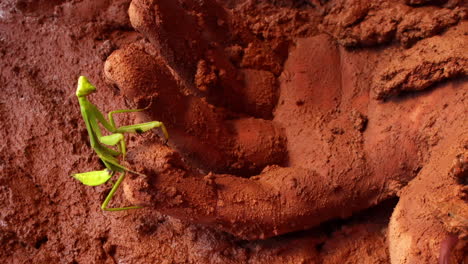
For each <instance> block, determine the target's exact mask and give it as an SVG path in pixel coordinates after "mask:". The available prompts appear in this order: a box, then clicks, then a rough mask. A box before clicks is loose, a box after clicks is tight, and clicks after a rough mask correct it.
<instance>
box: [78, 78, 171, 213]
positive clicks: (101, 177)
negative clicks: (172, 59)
mask: <svg viewBox="0 0 468 264" xmlns="http://www.w3.org/2000/svg"><path fill="white" fill-rule="evenodd" d="M94 92H96V87H94V86H93V85H92V84H91V83H90V82H89V81H88V79H87V78H86V77H84V76H80V77H79V78H78V87H77V89H76V96H77V97H78V102H79V104H80V109H81V115H82V116H83V119H84V122H85V124H86V130H87V131H88V135H89V142H90V144H91V148H93V149H94V151H95V152H96V154H97V155H98V156H99V158H100V159H101V161H102V162H103V163H104V165H105V166H106V169H104V170H100V171H90V172H84V173H76V174H74V175H73V177H74V178H75V179H77V180H79V181H80V182H81V183H83V184H85V185H89V186H98V185H101V184H104V183H106V182H107V181H108V180H109V179H110V178H112V176H114V174H115V173H116V172H119V173H120V176H119V178H118V179H117V181H116V182H115V183H114V185H113V186H112V189H111V191H110V192H109V194H108V195H107V197H106V199H105V200H104V202H103V203H102V205H101V209H102V210H105V211H122V210H129V209H138V208H141V206H127V207H119V208H109V207H107V205H108V204H109V202H110V201H111V199H112V197H113V196H114V194H115V192H116V191H117V189H118V188H119V186H120V184H121V183H122V182H123V180H124V179H125V175H126V173H127V172H131V173H135V174H138V175H142V174H141V173H138V172H136V171H132V170H130V169H128V168H126V167H124V166H123V165H121V164H120V162H119V160H118V159H117V157H118V156H120V155H122V158H123V159H125V155H126V144H125V137H124V134H123V133H144V132H146V131H149V130H151V129H153V128H156V127H159V128H161V130H162V132H163V134H164V137H165V138H166V141H167V140H168V139H169V134H168V133H167V130H166V127H165V126H164V124H163V123H162V122H159V121H152V122H147V123H141V124H135V125H129V126H121V127H117V126H116V125H115V122H114V116H113V115H114V114H118V113H130V112H140V111H143V110H145V109H126V110H115V111H111V112H109V114H108V119H109V121H107V120H106V119H105V118H104V115H103V114H102V113H101V112H100V111H99V110H98V108H97V107H96V106H95V105H94V104H92V103H91V102H90V101H89V100H88V99H87V98H86V97H87V96H88V95H90V94H92V93H94ZM99 124H101V125H102V126H103V127H104V128H105V129H106V130H107V131H108V132H110V133H111V134H110V135H106V136H104V135H103V134H102V132H101V128H100V127H99ZM107 146H116V147H117V150H115V149H113V148H110V147H107Z"/></svg>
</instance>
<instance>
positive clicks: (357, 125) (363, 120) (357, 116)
mask: <svg viewBox="0 0 468 264" xmlns="http://www.w3.org/2000/svg"><path fill="white" fill-rule="evenodd" d="M349 118H350V120H351V121H352V122H353V127H354V129H356V130H357V131H359V132H364V130H366V127H367V121H368V119H367V116H365V115H363V114H361V113H359V112H358V111H356V110H353V111H351V113H350V116H349Z"/></svg>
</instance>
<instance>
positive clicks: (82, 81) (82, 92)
mask: <svg viewBox="0 0 468 264" xmlns="http://www.w3.org/2000/svg"><path fill="white" fill-rule="evenodd" d="M95 91H96V87H94V85H92V84H91V83H90V82H89V81H88V79H87V78H86V77H84V76H80V78H78V87H77V88H76V96H78V97H84V96H87V95H89V94H92V93H94V92H95Z"/></svg>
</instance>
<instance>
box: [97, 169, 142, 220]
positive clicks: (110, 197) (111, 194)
mask: <svg viewBox="0 0 468 264" xmlns="http://www.w3.org/2000/svg"><path fill="white" fill-rule="evenodd" d="M113 174H114V173H113ZM125 174H126V172H125V171H123V172H121V173H120V176H119V179H118V180H117V182H115V184H114V186H112V189H111V190H110V192H109V194H108V195H107V197H106V199H105V200H104V202H103V203H102V205H101V209H102V210H104V211H124V210H131V209H139V208H142V207H141V206H126V207H118V208H109V207H107V205H108V204H109V202H110V201H111V200H112V197H114V195H115V192H116V191H117V189H118V188H119V186H120V184H121V183H122V182H123V180H124V179H125Z"/></svg>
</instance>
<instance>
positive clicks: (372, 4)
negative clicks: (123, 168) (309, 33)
mask: <svg viewBox="0 0 468 264" xmlns="http://www.w3.org/2000/svg"><path fill="white" fill-rule="evenodd" d="M407 2H408V3H410V4H427V3H429V4H432V3H434V2H436V1H432V2H431V1H407ZM416 2H417V3H416ZM424 2H425V3H424ZM328 9H329V10H328V11H326V12H327V14H326V15H325V17H324V20H323V23H322V24H321V29H322V30H324V31H325V32H328V33H329V34H331V35H332V36H334V37H335V38H336V40H337V41H338V42H339V43H340V44H341V45H343V46H346V47H366V46H375V45H379V44H386V43H390V42H392V41H397V42H399V43H400V44H402V45H404V46H411V45H413V44H414V43H416V42H417V41H419V40H421V39H424V38H427V37H431V36H434V35H437V34H439V33H441V32H443V31H445V30H446V29H447V28H449V27H452V26H454V25H456V24H457V23H458V22H460V21H462V20H464V19H466V18H467V10H466V6H465V7H463V4H461V3H460V4H458V3H452V5H448V6H447V7H444V6H423V7H419V8H414V7H413V8H412V7H410V6H408V5H405V4H404V3H402V2H401V1H385V0H384V1H363V0H353V1H334V2H333V4H331V5H329V6H328Z"/></svg>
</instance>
